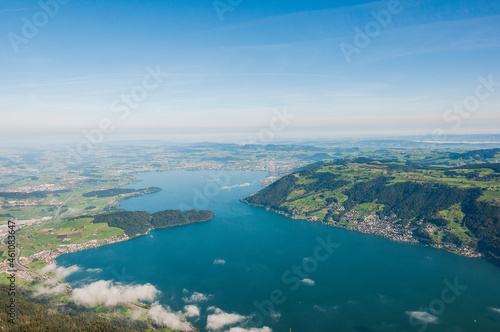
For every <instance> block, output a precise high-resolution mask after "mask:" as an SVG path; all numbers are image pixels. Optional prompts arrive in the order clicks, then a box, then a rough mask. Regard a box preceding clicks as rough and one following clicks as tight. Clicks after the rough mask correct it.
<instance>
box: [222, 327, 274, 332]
mask: <svg viewBox="0 0 500 332" xmlns="http://www.w3.org/2000/svg"><path fill="white" fill-rule="evenodd" d="M228 332H273V330H271V329H270V328H269V327H267V326H264V327H263V328H260V329H259V328H255V327H252V328H250V329H244V328H242V327H232V328H231V329H230V330H229V331H228Z"/></svg>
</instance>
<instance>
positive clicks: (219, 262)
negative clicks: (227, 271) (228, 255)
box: [214, 258, 226, 265]
mask: <svg viewBox="0 0 500 332" xmlns="http://www.w3.org/2000/svg"><path fill="white" fill-rule="evenodd" d="M214 264H216V265H217V264H222V265H224V264H226V261H225V260H224V259H220V258H218V259H216V260H214Z"/></svg>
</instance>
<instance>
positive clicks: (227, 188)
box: [221, 182, 252, 190]
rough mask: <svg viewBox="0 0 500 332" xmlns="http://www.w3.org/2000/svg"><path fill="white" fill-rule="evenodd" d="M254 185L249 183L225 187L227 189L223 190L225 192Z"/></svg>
mask: <svg viewBox="0 0 500 332" xmlns="http://www.w3.org/2000/svg"><path fill="white" fill-rule="evenodd" d="M251 185H252V184H251V183H249V182H247V183H242V184H235V185H232V186H225V187H222V188H221V189H223V190H229V189H233V188H239V187H248V186H251Z"/></svg>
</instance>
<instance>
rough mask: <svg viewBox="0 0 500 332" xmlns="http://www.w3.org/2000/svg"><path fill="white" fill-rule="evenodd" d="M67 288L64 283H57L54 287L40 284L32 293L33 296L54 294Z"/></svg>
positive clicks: (60, 292)
mask: <svg viewBox="0 0 500 332" xmlns="http://www.w3.org/2000/svg"><path fill="white" fill-rule="evenodd" d="M66 290H67V288H66V285H65V284H59V285H57V286H55V287H45V286H44V285H41V286H40V287H38V289H37V290H36V291H35V292H34V293H33V296H42V295H54V294H62V293H64V292H65V291H66Z"/></svg>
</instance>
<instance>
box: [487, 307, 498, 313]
mask: <svg viewBox="0 0 500 332" xmlns="http://www.w3.org/2000/svg"><path fill="white" fill-rule="evenodd" d="M488 309H490V310H491V311H493V312H496V313H497V314H500V309H498V308H493V307H489V308H488Z"/></svg>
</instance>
